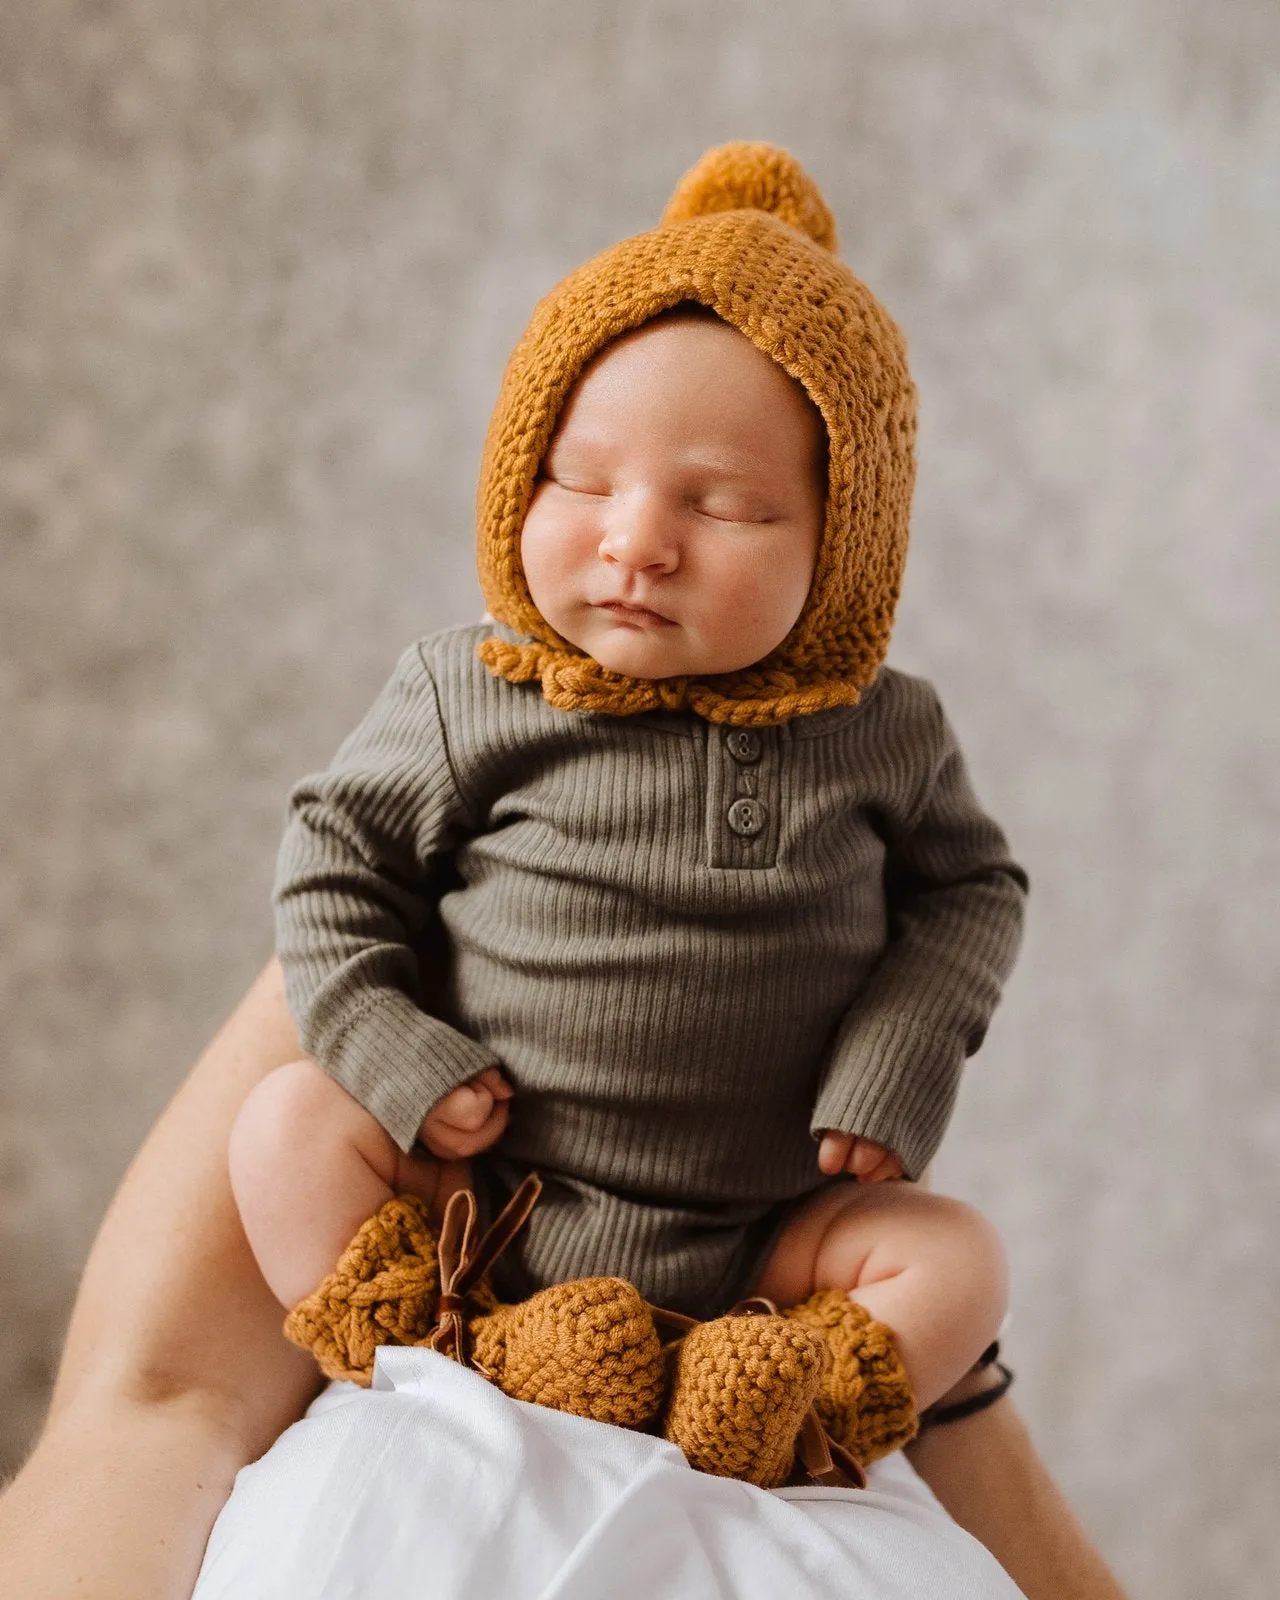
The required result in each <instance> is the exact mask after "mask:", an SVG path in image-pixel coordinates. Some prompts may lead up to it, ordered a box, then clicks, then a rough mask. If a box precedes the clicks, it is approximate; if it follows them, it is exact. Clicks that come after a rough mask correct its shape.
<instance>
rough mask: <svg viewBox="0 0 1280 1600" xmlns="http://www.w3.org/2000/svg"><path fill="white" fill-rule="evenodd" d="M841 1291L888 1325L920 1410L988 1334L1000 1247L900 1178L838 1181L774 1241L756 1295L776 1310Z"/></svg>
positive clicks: (980, 1223) (961, 1208) (975, 1217)
mask: <svg viewBox="0 0 1280 1600" xmlns="http://www.w3.org/2000/svg"><path fill="white" fill-rule="evenodd" d="M817 1289H845V1290H848V1292H849V1298H850V1299H851V1300H856V1301H857V1302H858V1304H859V1305H861V1306H863V1307H865V1309H866V1310H867V1311H868V1312H869V1313H870V1314H871V1315H872V1316H873V1317H874V1318H875V1319H876V1320H877V1321H878V1322H883V1323H885V1324H886V1325H887V1326H888V1327H889V1328H891V1329H892V1330H893V1334H894V1339H895V1342H896V1343H897V1346H898V1352H899V1354H900V1355H901V1357H902V1360H903V1363H904V1364H905V1366H906V1369H907V1372H908V1374H909V1376H910V1378H911V1384H912V1387H913V1389H914V1390H915V1395H916V1403H917V1405H918V1406H919V1408H920V1409H921V1410H923V1409H924V1408H925V1407H926V1406H928V1405H932V1403H933V1402H934V1401H935V1400H937V1399H939V1398H940V1397H941V1396H942V1395H944V1394H945V1393H946V1392H947V1390H948V1389H950V1388H951V1386H952V1384H954V1383H955V1382H956V1381H957V1379H959V1378H960V1377H961V1376H962V1375H963V1374H964V1373H965V1372H967V1371H968V1369H969V1368H970V1367H971V1366H972V1365H973V1363H974V1362H975V1361H976V1360H977V1359H978V1357H979V1356H980V1355H981V1354H982V1352H983V1350H984V1349H985V1348H986V1346H987V1345H988V1344H990V1342H991V1340H992V1339H994V1338H995V1336H996V1332H997V1330H998V1328H999V1326H1000V1322H1001V1319H1002V1318H1003V1316H1004V1312H1005V1306H1006V1303H1007V1294H1008V1283H1007V1272H1006V1267H1005V1257H1004V1250H1003V1247H1002V1246H1001V1243H1000V1240H999V1237H998V1236H997V1234H996V1233H995V1230H994V1229H993V1228H992V1227H991V1225H990V1224H989V1223H988V1222H987V1221H986V1220H985V1218H983V1217H982V1216H981V1215H980V1214H979V1213H978V1212H977V1211H975V1210H973V1208H972V1207H971V1206H967V1205H965V1204H963V1202H961V1201H959V1200H951V1199H948V1198H946V1197H945V1196H943V1195H935V1194H926V1193H923V1192H922V1191H921V1190H919V1189H917V1188H915V1187H914V1186H912V1185H910V1184H906V1183H878V1184H862V1185H860V1184H853V1183H849V1184H843V1183H841V1184H836V1185H834V1186H833V1187H832V1188H830V1189H827V1190H824V1191H823V1192H822V1193H821V1194H820V1195H818V1196H816V1197H815V1199H814V1200H812V1201H811V1202H810V1203H809V1205H808V1206H806V1207H804V1208H802V1209H801V1210H800V1212H799V1213H798V1214H797V1215H796V1217H795V1218H794V1219H793V1220H792V1222H791V1223H790V1225H789V1226H788V1227H787V1229H786V1231H785V1232H784V1233H783V1235H782V1237H781V1238H780V1239H779V1241H778V1244H777V1246H776V1247H775V1249H774V1252H773V1255H772V1256H771V1257H770V1259H769V1261H768V1263H767V1265H766V1266H765V1269H764V1272H763V1273H762V1274H761V1277H760V1281H759V1283H758V1284H757V1286H756V1292H757V1293H758V1294H762V1295H766V1296H768V1298H769V1299H770V1300H773V1301H775V1302H776V1303H777V1304H778V1305H780V1306H789V1305H796V1304H799V1302H800V1301H802V1300H805V1299H807V1298H808V1296H809V1295H810V1294H812V1293H813V1292H814V1291H815V1290H817Z"/></svg>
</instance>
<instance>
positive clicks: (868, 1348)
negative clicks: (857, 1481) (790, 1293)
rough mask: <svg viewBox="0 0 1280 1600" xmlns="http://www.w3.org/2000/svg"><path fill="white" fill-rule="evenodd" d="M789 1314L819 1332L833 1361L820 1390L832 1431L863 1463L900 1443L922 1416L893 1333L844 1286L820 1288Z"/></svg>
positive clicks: (825, 1420) (824, 1416)
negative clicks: (918, 1412)
mask: <svg viewBox="0 0 1280 1600" xmlns="http://www.w3.org/2000/svg"><path fill="white" fill-rule="evenodd" d="M785 1315H786V1316H787V1317H788V1318H789V1319H790V1320H791V1321H792V1322H794V1323H797V1324H799V1325H800V1326H802V1327H804V1328H805V1329H806V1330H810V1331H812V1332H814V1333H817V1334H819V1335H820V1336H821V1337H822V1338H823V1339H824V1340H825V1341H826V1344H827V1347H828V1349H829V1350H830V1352H831V1356H832V1361H831V1364H830V1367H829V1368H828V1370H827V1372H826V1374H825V1376H824V1377H823V1379H822V1382H821V1385H820V1387H819V1390H818V1396H817V1401H816V1405H817V1411H818V1416H819V1417H820V1419H821V1421H822V1425H823V1427H824V1428H826V1430H827V1432H828V1433H829V1434H830V1435H831V1437H832V1438H833V1439H834V1440H835V1441H836V1443H837V1444H841V1445H843V1446H844V1448H845V1449H846V1450H847V1451H848V1452H849V1454H850V1455H851V1456H853V1457H854V1459H855V1460H856V1461H858V1462H859V1464H860V1465H862V1466H864V1467H865V1466H869V1465H870V1463H871V1462H873V1461H878V1460H879V1459H880V1457H881V1456H887V1455H889V1454H890V1453H891V1452H892V1451H894V1450H898V1449H900V1448H901V1447H902V1446H903V1445H904V1444H907V1443H908V1442H909V1441H910V1440H911V1439H913V1438H914V1437H915V1435H916V1430H917V1427H918V1425H919V1419H918V1417H917V1415H916V1403H915V1395H914V1394H913V1393H912V1389H911V1380H910V1378H909V1377H908V1376H907V1369H906V1368H905V1367H904V1366H903V1364H902V1358H901V1356H899V1354H898V1351H897V1347H896V1346H895V1344H894V1342H893V1334H892V1332H891V1330H890V1329H889V1328H887V1327H886V1326H885V1324H884V1323H883V1322H876V1321H875V1320H874V1319H873V1318H872V1316H871V1314H870V1313H869V1312H868V1311H866V1310H864V1308H863V1307H862V1306H860V1305H858V1304H857V1303H856V1302H854V1301H852V1300H850V1299H849V1296H848V1295H847V1294H846V1293H845V1292H844V1291H843V1290H842V1289H819V1290H818V1292H817V1293H816V1294H812V1295H810V1296H809V1298H808V1299H807V1300H806V1301H805V1302H804V1303H803V1304H802V1305H798V1306H793V1307H792V1308H791V1309H790V1310H789V1311H787V1312H786V1313H785Z"/></svg>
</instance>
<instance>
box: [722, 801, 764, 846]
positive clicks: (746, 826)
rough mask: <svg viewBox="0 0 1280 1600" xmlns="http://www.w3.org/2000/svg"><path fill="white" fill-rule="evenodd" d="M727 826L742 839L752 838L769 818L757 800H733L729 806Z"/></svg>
mask: <svg viewBox="0 0 1280 1600" xmlns="http://www.w3.org/2000/svg"><path fill="white" fill-rule="evenodd" d="M728 817H729V826H730V827H731V828H732V829H733V831H734V832H735V833H736V834H740V835H741V837H742V838H744V839H754V838H755V836H756V834H758V833H760V832H761V831H762V829H763V828H764V825H765V823H766V822H767V821H768V819H769V813H768V812H767V811H766V810H765V808H764V807H763V806H762V805H761V804H760V802H759V801H758V800H735V801H734V802H733V804H732V805H731V806H730V807H729V812H728Z"/></svg>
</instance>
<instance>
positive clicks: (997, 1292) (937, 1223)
mask: <svg viewBox="0 0 1280 1600" xmlns="http://www.w3.org/2000/svg"><path fill="white" fill-rule="evenodd" d="M920 1198H921V1200H923V1201H927V1202H928V1204H927V1206H926V1207H925V1208H924V1209H925V1216H924V1224H925V1227H926V1228H927V1230H928V1233H929V1241H928V1248H927V1251H926V1252H925V1254H926V1255H927V1258H928V1260H929V1262H930V1263H934V1264H936V1266H935V1270H945V1272H946V1275H947V1278H948V1280H949V1282H950V1284H951V1285H952V1292H953V1294H954V1295H955V1297H956V1300H957V1302H962V1303H965V1304H967V1305H969V1306H970V1307H971V1310H972V1315H973V1316H974V1318H975V1320H976V1321H978V1322H980V1323H983V1324H990V1328H991V1336H992V1337H993V1338H994V1336H995V1330H996V1328H998V1327H999V1325H1000V1323H1001V1321H1002V1320H1003V1318H1004V1314H1005V1311H1006V1310H1007V1309H1008V1303H1009V1262H1008V1257H1007V1256H1006V1254H1005V1248H1004V1241H1003V1240H1002V1239H1001V1237H1000V1235H999V1234H998V1233H997V1232H996V1230H995V1228H994V1227H993V1226H992V1224H991V1223H990V1222H988V1220H987V1218H986V1217H985V1216H983V1214H982V1212H981V1211H979V1210H978V1209H977V1208H976V1207H975V1206H971V1205H969V1204H968V1203H967V1202H966V1201H964V1200H955V1199H952V1198H951V1197H950V1196H948V1195H936V1194H928V1195H921V1196H920ZM944 1264H945V1265H944Z"/></svg>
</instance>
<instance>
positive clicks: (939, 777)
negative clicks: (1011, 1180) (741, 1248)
mask: <svg viewBox="0 0 1280 1600" xmlns="http://www.w3.org/2000/svg"><path fill="white" fill-rule="evenodd" d="M922 687H927V686H923V685H922ZM928 694H929V701H930V706H929V715H928V717H927V719H922V718H920V717H918V716H917V717H916V718H915V719H914V729H913V737H912V738H911V739H907V738H905V737H903V748H904V750H905V749H908V748H912V747H913V745H914V746H915V747H916V748H917V750H918V745H919V740H920V738H921V732H920V730H921V728H922V727H923V728H924V729H925V730H927V733H926V736H927V738H928V744H929V746H930V747H931V755H932V759H931V760H929V761H927V762H925V763H923V765H924V769H925V771H926V772H928V773H929V778H928V781H927V783H926V785H925V787H924V792H923V797H922V799H921V801H920V804H919V807H918V809H917V811H916V813H915V815H914V817H913V818H911V819H909V821H908V822H907V825H906V826H905V827H901V828H893V827H890V828H889V829H888V830H887V832H888V835H889V836H888V838H887V840H886V847H887V854H886V860H885V899H886V910H887V915H888V935H889V936H888V942H887V944H886V947H885V950H884V953H883V955H882V956H881V958H880V960H879V962H878V963H877V964H876V966H875V968H874V969H873V970H872V972H871V974H870V975H869V977H868V978H867V980H866V982H865V983H864V984H863V986H862V988H861V990H860V991H859V994H858V997H857V1001H856V1004H855V1005H854V1006H852V1007H851V1008H850V1010H849V1012H848V1013H847V1014H846V1016H845V1017H844V1019H843V1021H842V1022H841V1025H840V1028H839V1031H838V1032H837V1035H836V1038H835V1041H834V1044H833V1047H832V1051H831V1056H830V1059H829V1061H828V1063H827V1066H826V1070H825V1072H824V1074H823V1078H822V1083H821V1087H820V1089H819V1093H818V1099H817V1104H816V1105H815V1107H814V1112H813V1121H812V1130H813V1132H814V1133H815V1135H816V1134H819V1133H821V1132H822V1131H823V1130H824V1129H828V1128H834V1129H839V1130H841V1131H842V1132H845V1133H854V1134H858V1135H859V1136H860V1137H863V1138H867V1139H872V1140H874V1141H875V1142H876V1143H877V1144H882V1145H884V1146H885V1147H886V1148H888V1149H890V1150H892V1151H894V1152H895V1153H896V1154H897V1155H898V1157H899V1159H900V1160H901V1162H902V1165H903V1167H904V1169H905V1171H906V1173H907V1175H908V1176H909V1177H912V1178H917V1177H919V1176H920V1174H921V1173H922V1172H923V1171H924V1169H925V1167H926V1166H928V1164H929V1162H930V1161H931V1160H932V1158H933V1156H934V1154H935V1152H936V1151H937V1148H938V1146H939V1144H940V1143H941V1141H942V1135H943V1133H944V1132H945V1130H946V1126H947V1123H948V1121H949V1120H950V1117H951V1112H952V1109H953V1107H954V1105H955V1098H956V1091H957V1088H958V1086H959V1079H960V1069H961V1066H962V1065H963V1062H964V1059H965V1057H966V1056H970V1055H972V1054H973V1053H974V1051H975V1050H977V1049H978V1047H979V1045H980V1044H981V1043H982V1040H983V1038H984V1037H985V1035H986V1031H987V1026H988V1024H989V1022H990V1020H991V1016H992V1013H993V1012H994V1011H995V1008H996V1006H997V1004H998V1002H999V999H1000V993H1001V989H1002V987H1003V984H1004V981H1005V979H1006V978H1007V977H1008V974H1009V972H1010V970H1011V968H1012V966H1013V962H1014V958H1015V956H1016V955H1017V950H1018V944H1019V941H1020V938H1021V932H1022V913H1023V902H1024V899H1025V896H1026V891H1027V878H1026V874H1025V873H1024V872H1023V870H1022V868H1021V867H1019V866H1018V865H1017V863H1016V862H1014V861H1013V860H1012V859H1011V858H1010V856H1009V850H1008V845H1007V844H1006V842H1005V837H1004V834H1003V833H1002V832H1001V831H1000V829H999V828H998V827H997V826H996V824H995V823H994V822H993V821H992V820H991V818H990V817H988V816H987V815H986V814H985V813H984V811H983V810H982V808H981V806H980V805H979V804H978V800H977V798H976V796H975V795H974V792H973V787H972V784H971V783H970V781H969V776H968V773H967V771H966V769H965V764H964V760H963V757H962V756H961V753H960V748H959V745H958V743H957V742H956V737H955V734H954V732H953V731H952V729H951V726H950V724H949V723H948V721H947V719H946V717H945V715H944V714H943V711H942V707H941V706H940V705H939V704H938V700H937V696H936V695H934V694H933V692H932V690H929V691H928ZM906 733H907V730H906V728H905V727H904V728H901V729H899V728H895V727H894V726H893V724H892V722H890V723H889V724H888V725H887V726H886V727H885V729H884V736H885V737H887V738H889V739H896V738H899V737H902V736H904V735H905V734H906Z"/></svg>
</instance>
